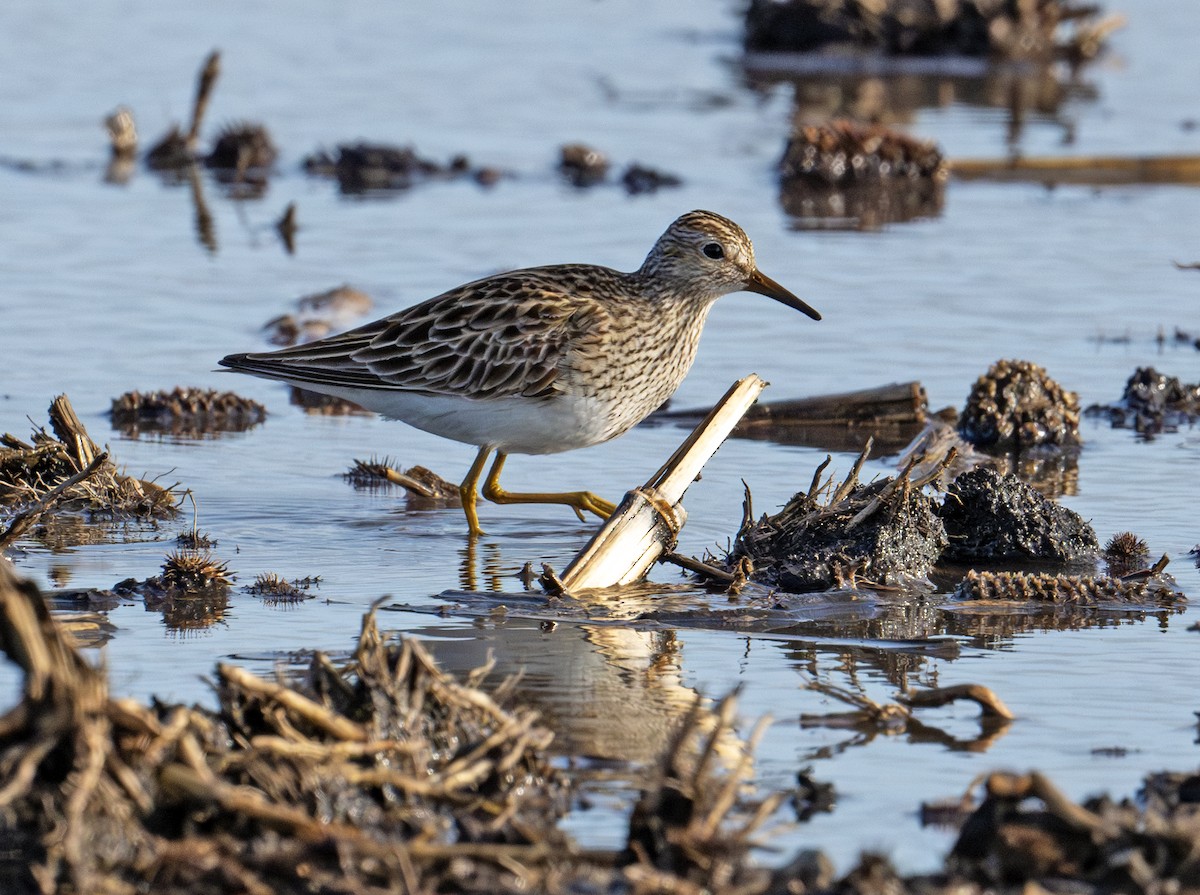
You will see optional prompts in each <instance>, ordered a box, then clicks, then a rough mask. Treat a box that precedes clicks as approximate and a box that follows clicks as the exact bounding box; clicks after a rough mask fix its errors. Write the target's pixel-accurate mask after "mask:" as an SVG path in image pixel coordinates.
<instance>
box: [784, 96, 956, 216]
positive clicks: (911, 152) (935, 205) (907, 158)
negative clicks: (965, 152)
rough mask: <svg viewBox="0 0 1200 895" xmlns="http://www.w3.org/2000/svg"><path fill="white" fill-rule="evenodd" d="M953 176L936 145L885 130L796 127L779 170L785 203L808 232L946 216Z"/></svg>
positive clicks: (838, 123)
mask: <svg viewBox="0 0 1200 895" xmlns="http://www.w3.org/2000/svg"><path fill="white" fill-rule="evenodd" d="M947 170H948V169H947V167H946V162H945V159H944V158H943V156H942V152H941V150H940V149H939V148H938V147H937V145H936V144H935V143H932V142H929V141H925V140H918V139H915V138H913V137H910V136H908V135H907V134H903V133H901V132H899V131H896V130H893V129H891V128H888V127H885V126H883V125H878V124H858V123H855V122H852V121H849V120H845V119H838V120H834V121H829V122H825V123H822V124H811V123H805V122H798V123H797V124H796V125H795V126H794V127H793V130H792V133H791V135H790V136H789V137H788V141H787V145H786V147H785V148H784V152H783V157H782V158H781V159H780V162H779V174H780V202H781V204H782V205H783V209H784V211H786V212H787V213H788V214H789V215H791V216H792V217H793V218H795V219H796V220H797V221H798V222H800V223H801V224H802V225H803V224H804V222H811V225H812V226H831V225H837V224H838V222H845V223H848V224H849V225H850V226H855V227H858V228H861V229H872V228H876V227H880V226H882V225H884V224H888V223H898V222H902V221H909V220H913V219H915V218H920V217H933V216H936V215H938V214H940V213H941V209H942V202H943V191H944V185H945V181H946V177H947Z"/></svg>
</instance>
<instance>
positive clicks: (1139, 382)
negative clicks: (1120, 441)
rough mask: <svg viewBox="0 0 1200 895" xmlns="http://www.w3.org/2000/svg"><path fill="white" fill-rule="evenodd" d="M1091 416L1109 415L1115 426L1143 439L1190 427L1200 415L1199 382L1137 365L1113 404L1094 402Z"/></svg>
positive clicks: (1088, 412)
mask: <svg viewBox="0 0 1200 895" xmlns="http://www.w3.org/2000/svg"><path fill="white" fill-rule="evenodd" d="M1085 412H1086V413H1087V414H1088V416H1093V417H1106V418H1107V419H1108V421H1109V422H1110V423H1111V424H1112V426H1113V427H1114V428H1117V429H1133V430H1135V431H1136V432H1137V433H1138V434H1139V435H1141V436H1142V437H1144V438H1152V437H1154V436H1155V435H1161V434H1162V433H1164V432H1175V431H1178V430H1179V428H1180V427H1181V426H1190V425H1192V424H1193V423H1195V422H1196V418H1197V416H1200V383H1195V384H1188V383H1185V382H1182V381H1181V380H1180V379H1179V378H1178V377H1175V376H1168V375H1167V374H1165V373H1160V372H1159V371H1158V370H1156V369H1155V368H1154V367H1138V368H1137V369H1136V370H1134V372H1133V375H1132V376H1130V377H1129V379H1128V380H1127V381H1126V383H1125V390H1124V391H1123V392H1122V394H1121V398H1120V400H1118V401H1115V402H1113V403H1112V404H1104V405H1101V404H1093V405H1091V406H1090V407H1088V408H1087V410H1086V411H1085Z"/></svg>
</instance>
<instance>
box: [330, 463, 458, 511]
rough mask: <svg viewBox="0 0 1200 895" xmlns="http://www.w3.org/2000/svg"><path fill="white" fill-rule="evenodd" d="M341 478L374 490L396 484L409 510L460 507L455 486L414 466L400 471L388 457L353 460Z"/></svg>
mask: <svg viewBox="0 0 1200 895" xmlns="http://www.w3.org/2000/svg"><path fill="white" fill-rule="evenodd" d="M342 477H343V478H344V479H345V480H346V481H347V482H349V483H350V484H351V485H353V486H354V487H355V488H358V489H362V490H367V491H375V490H379V489H383V488H389V487H391V486H392V485H397V486H399V487H401V488H403V489H404V492H405V497H406V501H407V506H408V509H411V510H429V509H438V508H441V507H460V506H462V495H461V492H460V491H459V487H458V485H456V484H455V483H454V482H450V481H447V480H446V479H444V478H442V477H441V476H440V475H438V474H437V473H436V472H434V471H433V470H431V469H427V468H425V467H424V466H413V467H410V468H409V469H406V470H404V471H403V472H402V471H400V470H399V469H397V468H396V464H395V461H393V460H390V459H388V458H386V457H385V458H384V459H382V460H377V459H375V458H371V459H370V460H355V461H354V465H353V466H352V467H350V469H349V470H347V471H346V472H344V473H342Z"/></svg>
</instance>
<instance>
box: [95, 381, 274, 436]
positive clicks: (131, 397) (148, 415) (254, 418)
mask: <svg viewBox="0 0 1200 895" xmlns="http://www.w3.org/2000/svg"><path fill="white" fill-rule="evenodd" d="M109 413H110V415H111V416H112V423H113V427H114V428H115V429H117V431H119V432H121V433H122V434H123V435H126V436H129V437H131V438H136V437H137V436H138V435H140V434H142V433H143V432H147V433H155V434H168V435H177V436H182V437H186V438H200V437H202V436H204V435H211V434H215V433H217V432H244V431H245V430H247V429H251V428H253V427H254V426H257V425H258V424H259V423H261V422H262V421H263V420H264V419H266V417H267V408H266V407H264V406H263V405H262V404H260V403H259V402H258V401H255V400H253V399H251V398H243V397H242V396H241V395H238V394H235V393H234V392H222V391H217V390H216V389H211V388H210V389H202V388H185V387H182V386H178V385H177V386H175V388H173V389H171V390H169V391H166V390H160V391H154V392H139V391H132V392H126V393H125V394H123V395H121V396H120V397H117V398H113V401H112V409H111V410H110V411H109Z"/></svg>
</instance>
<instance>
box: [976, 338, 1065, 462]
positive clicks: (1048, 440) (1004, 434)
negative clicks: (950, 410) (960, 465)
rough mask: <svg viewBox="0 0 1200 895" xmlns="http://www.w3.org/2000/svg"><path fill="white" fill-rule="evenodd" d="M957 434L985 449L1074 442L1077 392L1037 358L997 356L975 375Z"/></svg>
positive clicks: (1006, 450) (1010, 449)
mask: <svg viewBox="0 0 1200 895" xmlns="http://www.w3.org/2000/svg"><path fill="white" fill-rule="evenodd" d="M958 431H959V434H960V435H962V437H963V438H964V439H965V440H966V441H969V442H970V443H971V444H973V445H974V446H975V447H977V448H980V449H982V450H985V451H988V452H990V453H996V454H1002V453H1021V452H1022V451H1025V450H1028V449H1029V448H1034V447H1044V446H1046V447H1051V448H1060V449H1068V448H1077V447H1078V446H1079V445H1080V444H1081V443H1082V439H1081V438H1080V436H1079V397H1078V395H1076V394H1075V393H1074V392H1069V391H1067V390H1066V389H1064V388H1063V387H1062V386H1061V385H1059V384H1058V383H1057V382H1055V381H1054V380H1053V379H1051V378H1050V376H1049V375H1048V374H1047V373H1046V371H1045V370H1044V369H1043V368H1042V367H1039V366H1038V365H1037V364H1034V363H1030V362H1029V361H1022V360H1001V361H997V362H996V363H994V364H992V366H991V367H990V368H989V369H988V371H987V373H985V374H984V375H983V376H980V377H979V379H978V380H976V382H975V385H974V386H972V388H971V394H970V395H969V396H968V398H967V405H966V407H965V408H963V412H962V415H961V416H960V418H959V422H958Z"/></svg>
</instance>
